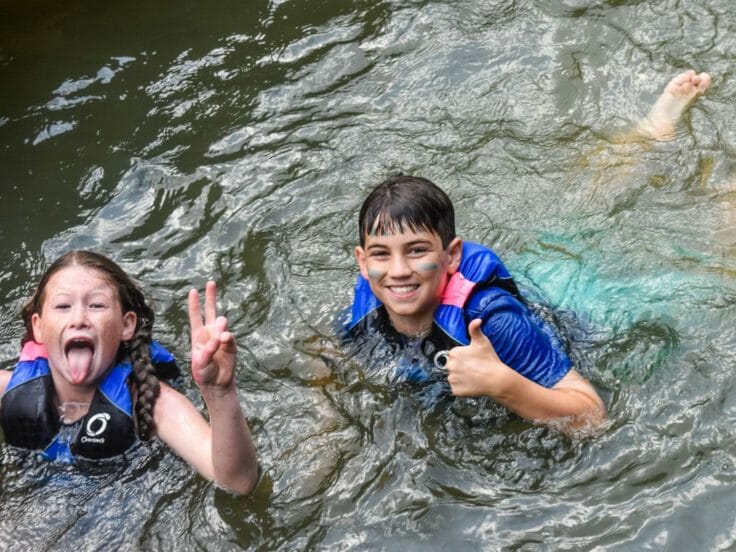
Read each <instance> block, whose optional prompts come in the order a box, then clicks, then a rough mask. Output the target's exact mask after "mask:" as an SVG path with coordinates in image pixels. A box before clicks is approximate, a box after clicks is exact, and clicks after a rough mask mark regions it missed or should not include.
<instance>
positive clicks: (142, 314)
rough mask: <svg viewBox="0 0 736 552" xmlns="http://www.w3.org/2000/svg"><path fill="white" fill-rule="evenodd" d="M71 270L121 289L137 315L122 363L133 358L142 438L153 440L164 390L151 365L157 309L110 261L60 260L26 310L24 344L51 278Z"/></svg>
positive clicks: (93, 256)
mask: <svg viewBox="0 0 736 552" xmlns="http://www.w3.org/2000/svg"><path fill="white" fill-rule="evenodd" d="M70 266H82V267H86V268H91V269H94V270H97V271H98V272H100V273H101V274H103V275H104V276H105V277H106V278H107V280H108V281H109V282H110V285H112V286H113V287H114V288H116V289H117V292H118V299H119V301H120V307H121V308H122V312H123V313H126V312H130V311H133V312H135V313H136V316H137V321H136V327H135V332H134V334H133V337H132V338H131V340H130V341H127V342H123V343H121V344H120V349H119V350H118V360H122V359H123V358H125V357H126V356H128V357H129V358H130V361H131V364H132V365H133V374H134V375H135V380H136V386H137V390H138V398H137V401H136V405H135V410H136V418H137V422H138V434H139V436H140V438H141V439H142V440H148V439H150V438H151V436H152V435H153V432H154V429H155V428H154V423H153V405H154V403H155V402H156V398H157V397H158V395H159V391H160V386H159V381H158V378H157V377H156V371H155V368H154V366H153V363H152V362H151V354H150V349H149V345H150V343H151V333H152V330H153V321H154V318H155V315H154V312H153V309H152V308H151V307H150V306H149V305H148V303H147V302H146V298H145V297H144V295H143V292H142V291H141V289H140V287H138V285H137V284H136V283H135V282H134V281H133V280H132V279H131V278H130V276H128V274H127V273H126V272H125V271H124V270H123V269H122V268H120V267H119V266H118V265H117V264H115V263H114V262H113V261H111V260H110V259H108V258H107V257H105V256H103V255H100V254H99V253H94V252H92V251H71V252H69V253H67V254H66V255H63V256H61V257H59V258H58V259H56V260H55V261H54V262H53V263H52V264H51V266H49V268H48V269H47V270H46V272H45V273H44V275H43V276H42V277H41V280H40V282H39V283H38V287H37V288H36V292H35V293H34V295H33V297H32V298H31V300H30V301H28V303H26V304H25V305H24V307H23V310H22V316H23V324H24V325H25V330H26V332H25V335H24V336H23V339H22V344H25V343H26V342H28V341H33V325H32V318H33V315H34V314H39V315H40V314H41V309H42V308H43V301H44V298H45V291H46V286H47V285H48V282H49V280H50V279H51V277H52V276H53V275H54V274H56V273H57V272H59V271H60V270H62V269H64V268H66V267H70Z"/></svg>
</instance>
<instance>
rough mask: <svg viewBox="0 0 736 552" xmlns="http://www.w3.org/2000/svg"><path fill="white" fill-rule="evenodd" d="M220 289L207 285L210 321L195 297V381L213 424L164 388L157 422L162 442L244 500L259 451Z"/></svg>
mask: <svg viewBox="0 0 736 552" xmlns="http://www.w3.org/2000/svg"><path fill="white" fill-rule="evenodd" d="M216 305H217V288H216V286H215V283H214V282H207V286H206V288H205V312H204V321H203V320H202V312H201V309H200V304H199V293H198V292H197V290H194V289H193V290H191V291H190V292H189V321H190V324H191V327H192V376H193V378H194V381H195V382H196V383H197V385H198V386H199V390H200V392H201V393H202V398H203V399H204V401H205V403H206V404H207V411H208V412H209V418H210V423H209V425H208V424H207V422H206V421H205V420H204V418H202V416H201V414H199V412H197V410H196V409H195V408H194V405H193V404H192V403H191V402H190V401H189V400H188V399H187V398H186V397H184V396H183V395H181V394H180V393H177V392H176V391H175V390H173V389H171V387H169V386H167V385H162V386H161V394H160V396H159V398H158V400H157V401H156V407H155V410H154V418H155V423H156V427H157V431H158V435H159V437H160V438H161V439H162V440H163V441H164V442H166V443H167V444H168V445H169V446H170V447H171V448H172V450H174V451H175V452H176V453H177V454H179V455H180V456H181V457H182V458H184V459H185V460H186V461H187V462H189V463H190V464H191V465H192V466H194V468H196V469H197V471H198V472H199V473H200V474H201V475H202V476H204V477H207V478H208V479H213V480H214V481H216V482H217V484H218V485H220V486H221V487H223V488H225V489H228V490H230V491H233V492H237V493H240V494H247V493H249V492H250V491H251V490H252V489H253V487H254V486H255V484H256V480H257V474H258V465H257V459H256V450H255V447H254V445H253V441H252V439H251V436H250V430H249V428H248V423H247V422H246V420H245V417H244V415H243V412H242V410H241V407H240V401H239V400H238V393H237V389H236V386H235V378H234V374H235V356H236V345H235V337H234V336H233V334H232V333H231V332H229V331H227V320H226V319H225V317H222V316H220V317H218V316H217V306H216Z"/></svg>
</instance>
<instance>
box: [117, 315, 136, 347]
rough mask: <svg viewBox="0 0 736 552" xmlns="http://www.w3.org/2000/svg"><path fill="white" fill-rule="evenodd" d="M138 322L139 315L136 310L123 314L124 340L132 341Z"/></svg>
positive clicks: (122, 335)
mask: <svg viewBox="0 0 736 552" xmlns="http://www.w3.org/2000/svg"><path fill="white" fill-rule="evenodd" d="M137 322H138V315H137V314H136V313H135V312H134V311H128V312H126V313H125V314H123V333H122V334H121V336H120V338H121V339H122V340H123V341H130V340H131V339H133V334H135V325H136V323H137Z"/></svg>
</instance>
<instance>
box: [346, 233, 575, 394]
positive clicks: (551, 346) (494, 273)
mask: <svg viewBox="0 0 736 552" xmlns="http://www.w3.org/2000/svg"><path fill="white" fill-rule="evenodd" d="M381 311H385V309H383V305H382V304H381V302H380V301H379V300H378V298H377V297H376V296H375V294H374V293H373V292H372V291H371V288H370V283H369V282H368V280H366V279H365V278H363V276H362V275H358V278H357V281H356V283H355V296H354V301H353V305H352V309H351V320H350V322H349V323H348V324H347V327H346V329H347V332H348V333H349V334H353V335H354V334H355V333H357V332H359V331H361V329H362V328H364V327H365V326H367V325H369V324H371V323H372V321H373V320H376V319H377V318H381V315H382V313H381ZM383 318H385V316H383ZM475 318H480V319H481V320H482V321H483V325H482V329H483V333H484V334H485V335H486V336H487V337H488V338H489V339H490V341H491V343H492V344H493V347H494V349H495V350H496V352H497V353H498V356H499V358H500V359H501V361H502V362H504V363H505V364H507V365H508V366H510V367H511V368H513V369H514V370H516V371H517V372H519V373H520V374H522V375H523V376H525V377H527V378H529V379H531V380H532V381H535V382H537V383H539V384H540V385H543V386H545V387H552V386H553V385H554V384H555V383H557V382H558V381H559V380H560V379H562V378H563V377H564V376H565V374H567V372H568V371H569V370H570V368H571V367H572V362H571V361H570V359H569V358H568V356H567V354H566V353H565V352H564V350H563V349H564V348H563V346H562V343H561V341H560V339H559V337H558V336H557V335H556V333H555V331H554V330H553V329H552V328H551V327H550V326H549V325H548V324H547V323H546V322H544V321H543V320H542V319H541V318H540V317H539V316H538V315H536V314H535V313H533V312H532V311H531V310H530V309H529V308H528V307H527V305H526V303H525V301H524V299H523V297H522V296H521V294H520V292H519V290H518V288H517V287H516V283H515V282H514V280H513V278H512V277H511V274H510V273H509V271H508V270H507V269H506V267H505V266H504V265H503V263H502V262H501V260H500V259H499V258H498V256H497V255H496V254H495V253H494V252H493V251H491V250H490V249H489V248H487V247H485V246H483V245H479V244H476V243H472V242H463V251H462V258H461V261H460V266H459V269H458V271H457V272H455V274H453V275H452V276H451V278H450V280H449V281H448V283H447V286H446V287H445V290H444V292H443V295H442V301H441V304H440V305H439V306H438V307H437V309H436V310H435V312H434V320H433V322H434V323H433V328H432V331H431V333H430V336H429V338H428V339H429V340H430V341H431V342H432V343H433V345H434V347H433V350H440V349H450V348H452V347H456V346H463V345H468V344H469V343H470V337H469V335H468V324H469V323H470V322H471V321H472V320H473V319H475ZM412 370H413V371H414V372H417V373H418V371H417V367H413V368H412ZM405 371H406V372H407V374H409V373H414V372H412V371H411V370H409V369H408V368H407V369H406V370H405ZM422 371H424V370H422ZM415 375H416V374H414V376H415ZM414 376H412V377H410V378H409V379H419V380H421V379H423V378H422V377H421V376H419V377H418V378H417V377H414Z"/></svg>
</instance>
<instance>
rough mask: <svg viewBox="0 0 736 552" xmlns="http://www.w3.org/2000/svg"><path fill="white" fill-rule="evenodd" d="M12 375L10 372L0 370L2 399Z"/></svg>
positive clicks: (0, 395) (0, 394) (0, 393)
mask: <svg viewBox="0 0 736 552" xmlns="http://www.w3.org/2000/svg"><path fill="white" fill-rule="evenodd" d="M12 375H13V372H11V371H10V370H0V397H2V396H3V395H4V394H5V389H6V388H7V387H8V382H9V381H10V376H12Z"/></svg>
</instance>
